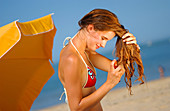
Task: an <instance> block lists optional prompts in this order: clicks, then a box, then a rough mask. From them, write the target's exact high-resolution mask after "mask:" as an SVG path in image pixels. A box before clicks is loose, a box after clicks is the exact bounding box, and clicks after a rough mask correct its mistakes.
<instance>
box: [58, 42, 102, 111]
mask: <svg viewBox="0 0 170 111" xmlns="http://www.w3.org/2000/svg"><path fill="white" fill-rule="evenodd" d="M72 54H74V55H77V57H78V58H79V62H80V67H81V72H82V73H81V79H82V82H81V84H82V94H83V95H82V96H83V97H86V96H88V95H90V94H91V93H93V92H94V91H95V90H96V88H95V86H93V87H88V88H83V86H84V84H85V83H86V80H87V73H88V72H87V67H86V66H85V64H84V62H83V61H82V59H81V57H80V56H79V55H78V53H77V52H76V50H75V49H74V47H73V46H72V45H71V43H69V44H68V45H67V46H66V47H65V48H63V49H62V51H61V53H60V62H59V68H58V75H59V79H60V81H61V83H62V84H63V87H65V83H64V77H63V75H62V68H64V66H62V64H61V63H62V62H63V61H64V60H65V59H66V58H67V57H68V56H69V55H72ZM81 56H82V57H83V59H84V61H85V62H86V64H87V65H88V66H89V67H90V69H91V70H92V71H93V72H95V69H94V67H93V66H92V64H91V63H90V62H89V60H88V58H87V56H88V53H87V56H86V54H85V53H84V54H81ZM95 73H96V72H95ZM91 111H102V108H101V105H100V103H98V104H97V105H95V106H94V107H93V108H91Z"/></svg>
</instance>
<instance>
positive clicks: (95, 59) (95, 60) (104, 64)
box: [86, 51, 112, 72]
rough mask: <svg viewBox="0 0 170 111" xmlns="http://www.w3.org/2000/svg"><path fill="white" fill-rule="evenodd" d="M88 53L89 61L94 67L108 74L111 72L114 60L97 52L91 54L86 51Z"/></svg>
mask: <svg viewBox="0 0 170 111" xmlns="http://www.w3.org/2000/svg"><path fill="white" fill-rule="evenodd" d="M86 52H87V53H88V55H89V59H90V61H91V62H92V64H93V65H94V67H96V68H98V69H100V70H103V71H106V72H108V71H109V68H110V63H111V61H112V60H110V59H108V58H107V57H105V56H103V55H101V54H99V53H97V52H90V51H86Z"/></svg>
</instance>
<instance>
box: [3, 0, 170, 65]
mask: <svg viewBox="0 0 170 111" xmlns="http://www.w3.org/2000/svg"><path fill="white" fill-rule="evenodd" d="M95 8H104V9H108V10H110V11H112V12H113V13H115V14H116V15H117V16H118V18H119V20H120V23H121V24H123V25H124V26H125V28H127V29H129V31H130V32H131V33H133V34H134V35H135V36H136V38H137V40H138V43H140V44H144V43H147V42H150V41H156V40H161V39H163V38H167V37H170V0H140V1H139V0H1V1H0V10H1V11H0V15H1V17H0V27H1V26H4V25H6V24H8V23H11V22H13V21H15V20H17V19H19V22H26V21H30V20H33V19H37V18H40V17H43V16H45V15H48V14H50V13H55V14H54V15H53V20H54V23H55V26H56V27H57V29H58V30H57V33H56V36H55V39H54V49H53V60H54V62H57V61H58V60H59V53H60V51H61V49H62V42H63V40H64V38H65V37H68V36H71V37H72V36H74V34H75V33H76V32H77V31H78V29H79V26H78V24H77V23H78V21H79V20H80V19H81V18H82V17H83V16H84V15H85V14H87V13H88V12H89V11H91V10H92V9H95ZM115 40H116V39H114V40H113V41H115ZM108 44H109V45H108V46H107V47H106V50H110V49H111V48H114V47H112V46H113V45H112V44H113V42H109V43H108ZM106 50H104V49H99V52H102V51H106Z"/></svg>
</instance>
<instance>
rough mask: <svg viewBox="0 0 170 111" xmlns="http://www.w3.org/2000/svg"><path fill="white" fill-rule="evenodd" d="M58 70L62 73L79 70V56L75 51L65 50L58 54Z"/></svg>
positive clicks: (73, 72)
mask: <svg viewBox="0 0 170 111" xmlns="http://www.w3.org/2000/svg"><path fill="white" fill-rule="evenodd" d="M59 66H60V71H62V74H64V75H67V76H68V75H69V74H71V75H73V74H77V73H78V72H79V70H80V66H81V62H80V57H79V56H78V55H77V54H76V53H75V52H66V53H63V54H62V55H61V56H60V62H59Z"/></svg>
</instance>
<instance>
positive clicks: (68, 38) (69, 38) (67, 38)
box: [63, 37, 71, 48]
mask: <svg viewBox="0 0 170 111" xmlns="http://www.w3.org/2000/svg"><path fill="white" fill-rule="evenodd" d="M67 40H68V43H69V42H70V40H71V37H66V38H65V39H64V41H63V48H64V47H65V46H66V45H68V43H66V44H65V42H66V41H67Z"/></svg>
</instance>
